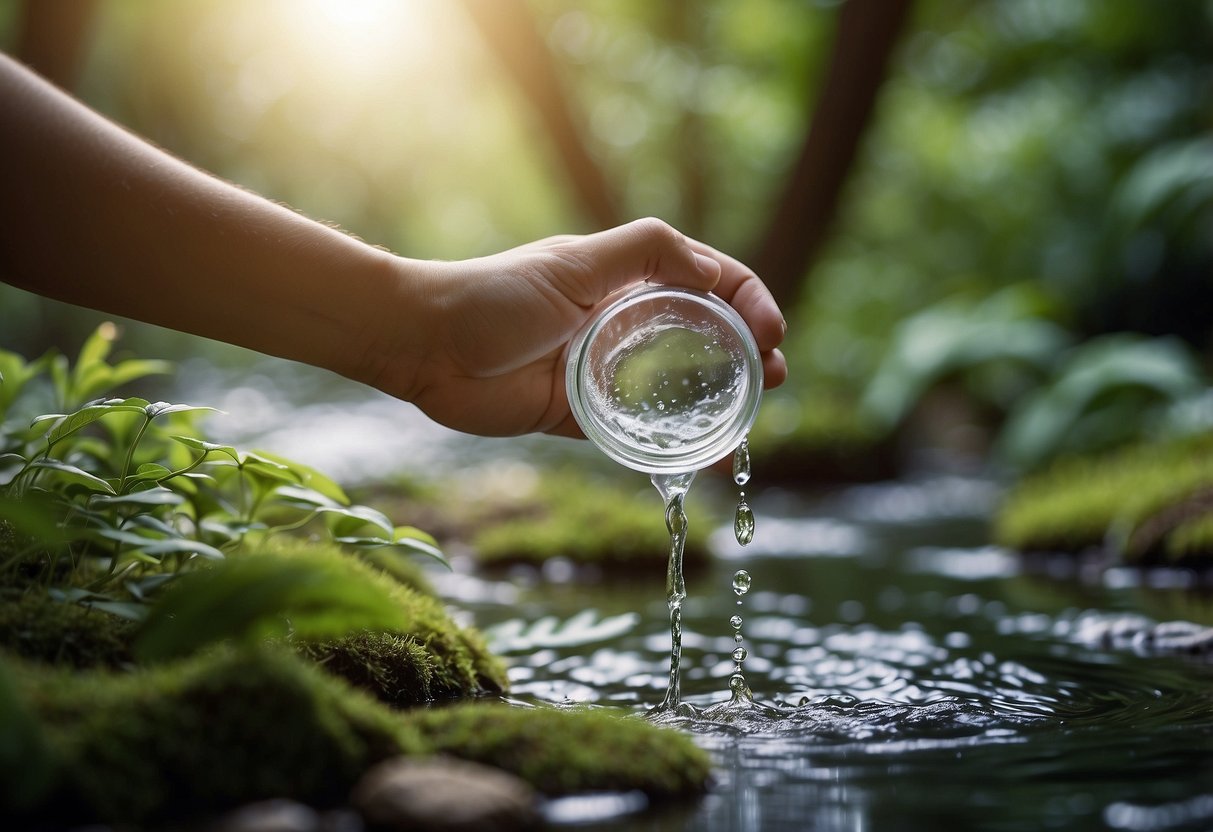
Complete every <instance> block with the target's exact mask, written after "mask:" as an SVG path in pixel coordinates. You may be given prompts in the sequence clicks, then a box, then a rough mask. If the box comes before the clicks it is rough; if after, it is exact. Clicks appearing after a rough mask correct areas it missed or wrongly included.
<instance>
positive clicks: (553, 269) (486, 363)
mask: <svg viewBox="0 0 1213 832" xmlns="http://www.w3.org/2000/svg"><path fill="white" fill-rule="evenodd" d="M399 267H400V269H401V270H402V275H401V279H400V281H399V290H400V294H401V295H402V296H403V297H402V298H401V299H400V303H401V304H402V305H407V306H408V308H410V309H411V310H413V311H415V312H417V313H418V314H415V315H412V316H411V318H412V320H413V323H412V325H410V326H401V325H397V326H394V327H392V326H391V325H390V323H387V322H385V323H381V324H380V325H379V328H380V330H381V331H382V332H383V333H384V334H385V336H386V337H381V338H380V339H379V344H378V346H377V348H376V349H375V353H376V355H377V357H376V359H375V364H376V367H377V369H375V370H374V371H373V372H371V373H366V374H362V375H364V376H365V380H368V381H370V383H372V384H374V385H375V386H377V387H379V388H380V389H382V390H384V391H386V392H388V393H391V394H393V395H396V396H398V397H400V398H403V399H406V400H408V401H411V402H413V403H415V404H416V405H418V406H419V407H420V408H421V409H422V410H423V411H425V413H426V414H428V415H429V416H430V417H431V418H432V419H434V420H436V421H438V422H441V423H443V424H445V425H447V426H449V427H452V428H456V429H458V430H462V431H467V432H469V433H477V434H482V435H497V436H504V435H515V434H521V433H528V432H546V433H552V434H560V435H564V436H580V435H581V431H580V429H579V428H578V427H577V424H576V422H575V421H574V420H573V417H572V414H571V413H570V410H569V404H568V399H567V397H566V395H565V387H564V364H565V358H566V352H567V347H568V343H569V341H570V340H571V339H572V337H573V336H574V335H575V334H576V333H577V331H578V330H579V329H580V328H581V326H582V325H583V324H584V323H585V322H586V321H587V320H589V318H590V316H591V315H592V314H593V312H594V309H595V307H596V306H597V305H598V304H599V302H601V301H602V300H603V299H604V298H605V297H606V296H607V295H609V294H610V293H611V292H613V291H615V290H616V289H619V288H622V287H624V286H627V285H630V284H632V283H637V282H640V281H642V280H650V281H652V282H654V283H663V284H670V285H676V286H685V287H689V288H694V289H700V290H705V291H708V290H710V291H713V292H715V293H716V294H717V295H719V296H720V297H721V298H723V299H724V300H726V301H727V302H729V303H730V304H732V306H733V307H734V308H736V309H737V311H738V312H739V313H740V314H741V316H742V318H744V319H745V321H746V323H747V324H749V326H750V329H751V330H752V331H753V333H754V337H755V340H756V341H757V343H758V347H759V349H760V350H761V351H762V357H763V371H764V375H765V383H766V386H767V387H775V386H777V385H779V384H781V383H782V382H783V380H784V378H786V376H787V364H786V362H785V360H784V357H783V355H782V354H781V353H780V352H779V350H777V349H776V347H777V346H778V345H779V343H780V342H781V341H782V340H783V335H784V331H785V329H786V325H785V324H784V320H783V317H782V315H781V314H780V312H779V308H778V306H776V304H775V301H774V299H773V298H772V297H771V294H770V292H769V291H768V290H767V288H766V286H764V285H763V283H762V281H760V280H759V279H758V278H757V276H755V275H754V273H753V272H752V271H750V270H749V269H748V268H746V267H745V266H743V265H742V264H741V263H739V262H738V261H736V260H734V259H733V258H731V257H728V256H727V255H724V254H721V253H720V252H718V251H716V250H714V249H712V248H710V247H709V246H706V245H704V244H703V243H700V242H698V241H696V240H691V239H688V238H686V237H684V236H683V235H682V234H680V233H679V232H677V231H676V230H674V229H673V228H671V227H670V226H669V225H667V224H666V223H664V222H662V221H660V220H655V219H645V220H637V221H635V222H632V223H628V224H627V225H623V226H619V227H618V228H614V229H611V230H609V231H603V232H600V233H597V234H590V235H587V236H583V237H576V236H564V237H553V238H550V239H546V240H540V241H538V242H535V243H530V244H528V245H524V246H521V247H519V248H515V249H510V250H509V251H505V252H502V253H500V254H495V255H492V256H489V257H483V258H479V259H475V260H466V261H461V262H454V263H426V264H421V263H419V262H418V261H400V262H399ZM418 269H419V270H420V271H421V272H423V273H424V274H423V276H420V277H419V275H418V273H417V270H418ZM419 290H420V293H419ZM419 300H420V304H419V305H418V301H419ZM397 308H402V307H397Z"/></svg>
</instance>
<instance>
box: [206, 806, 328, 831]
mask: <svg viewBox="0 0 1213 832" xmlns="http://www.w3.org/2000/svg"><path fill="white" fill-rule="evenodd" d="M211 829H212V830H213V832H320V815H319V814H317V813H316V811H315V810H314V809H312V808H311V807H309V806H304V805H303V804H302V803H296V802H295V801H293V800H262V801H260V802H258V803H250V804H248V805H247V806H241V807H240V808H239V809H235V810H233V811H231V812H228V813H227V814H226V815H224V816H223V817H221V818H220V819H219V820H218V821H216V822H215V823H214V824H213V826H212V827H211Z"/></svg>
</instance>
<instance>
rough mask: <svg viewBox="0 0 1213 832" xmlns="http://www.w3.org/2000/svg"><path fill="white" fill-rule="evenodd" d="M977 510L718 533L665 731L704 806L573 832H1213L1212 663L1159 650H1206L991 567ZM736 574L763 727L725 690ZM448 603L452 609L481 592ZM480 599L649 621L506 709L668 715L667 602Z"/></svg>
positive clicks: (1188, 633)
mask: <svg viewBox="0 0 1213 832" xmlns="http://www.w3.org/2000/svg"><path fill="white" fill-rule="evenodd" d="M982 488H984V489H985V493H986V494H989V493H990V488H991V487H988V486H983V487H982ZM933 489H934V493H931V492H932V490H933ZM980 491H981V489H973V488H961V487H959V486H958V485H957V481H956V480H954V479H951V478H945V479H942V480H935V481H926V482H923V483H919V484H905V483H901V484H897V485H892V486H887V487H885V488H883V489H882V488H880V487H873V486H868V487H864V488H862V489H856V490H853V491H849V492H847V493H845V494H843V495H842V496H841V497H838V496H835V497H832V498H830V499H829V500H828V501H823V502H819V503H816V504H814V503H811V502H807V501H804V500H802V499H800V498H793V499H789V500H784V508H786V509H790V510H792V511H794V512H795V513H794V514H784V515H781V516H776V517H769V518H768V517H765V516H764V517H763V518H760V522H761V526H762V532H761V533H760V534H759V535H758V536H757V537H756V538H755V540H754V543H753V544H751V546H750V547H747V549H746V551H745V552H744V553H742V552H740V551H739V550H740V547H736V544H735V543H732V537H733V535H732V528H731V524H728V525H725V526H724V527H723V528H722V529H721V530H720V532H719V533H718V534H717V535H716V536H715V538H714V541H715V543H716V545H717V554H718V558H717V563H716V566H715V567H714V568H713V570H712V571H710V572H709V573H707V574H704V575H700V576H697V577H696V580H694V581H690V580H689V581H688V595H687V600H686V602H685V604H684V607H683V657H682V661H683V683H682V700H683V705H682V706H681V707H680V708H678V709H677V710H673V711H669V712H666V713H664V714H662V715H660V716H659V717H658V721H659V722H661V723H662V724H666V725H670V726H673V727H676V728H677V729H679V730H684V731H688V732H690V733H691V734H692V735H693V736H695V738H696V741H697V742H699V743H700V744H701V745H702V746H703V747H704V748H706V749H707V750H709V751H710V752H711V753H712V755H713V757H714V759H715V762H716V766H717V771H716V781H715V784H714V787H713V789H712V791H711V793H710V794H708V795H707V796H706V797H705V798H704V799H702V800H701V801H698V802H696V803H694V804H691V805H689V806H682V807H666V808H660V807H657V808H649V809H647V810H645V811H643V812H640V813H636V811H635V806H634V804H629V805H631V806H632V808H631V809H629V811H628V812H627V813H621V814H624V815H626V816H622V817H616V819H614V820H610V819H604V820H599V821H597V822H591V821H590V820H589V819H588V818H587V816H585V815H581V816H578V817H577V819H576V820H577V828H578V829H596V830H597V829H601V830H625V829H626V830H633V829H653V830H675V829H686V830H691V829H694V830H721V831H722V832H723V830H730V831H735V830H781V829H783V830H800V829H938V828H945V827H946V828H956V829H980V828H990V829H1050V828H1056V829H1108V828H1111V829H1125V830H1186V829H1209V828H1213V660H1210V658H1209V656H1210V653H1209V652H1203V653H1202V652H1201V650H1200V648H1199V647H1197V648H1194V649H1190V650H1182V651H1181V650H1173V649H1170V647H1169V646H1174V645H1175V644H1178V643H1180V642H1181V641H1182V640H1183V639H1188V640H1189V642H1192V641H1193V640H1196V641H1197V642H1198V643H1199V641H1198V640H1199V638H1200V636H1201V635H1202V634H1205V636H1206V637H1207V634H1208V631H1207V630H1205V629H1204V628H1202V627H1199V626H1196V625H1191V624H1187V625H1166V626H1161V627H1160V626H1159V624H1160V621H1162V620H1163V618H1161V617H1158V616H1157V614H1155V617H1151V616H1150V615H1146V614H1144V613H1142V612H1140V611H1136V610H1137V608H1138V607H1139V602H1140V601H1141V599H1142V598H1144V597H1146V596H1144V595H1143V594H1142V593H1143V592H1147V591H1148V589H1147V588H1146V587H1142V586H1140V585H1139V584H1140V582H1134V583H1133V584H1132V585H1130V583H1129V582H1128V581H1126V580H1124V575H1123V574H1122V575H1120V576H1119V577H1117V578H1116V579H1115V580H1110V581H1096V582H1094V583H1081V582H1079V581H1077V580H1076V579H1075V578H1074V577H1073V576H1071V578H1069V579H1066V580H1058V579H1057V578H1055V577H1050V576H1048V575H1037V574H1036V573H1035V572H1034V571H1032V570H1029V569H1025V568H1023V566H1022V564H1021V563H1020V561H1019V558H1017V557H1015V556H1014V555H1012V554H1011V553H1009V552H1005V551H1003V550H1000V549H997V548H995V547H991V546H989V545H987V543H986V541H985V523H984V521H983V520H982V517H981V514H982V512H983V511H984V509H981V501H980V500H978V499H976V497H975V492H980ZM946 493H951V494H954V495H958V497H959V499H960V502H959V504H956V503H949V501H948V500H947V499H946V497H944V496H941V494H946ZM857 494H860V495H863V496H864V498H865V499H866V500H867V504H866V505H864V504H863V503H864V501H863V500H860V499H859V497H857V496H856V495H857ZM886 499H887V500H888V501H889V505H884V506H881V505H879V502H880V501H881V500H886ZM766 502H767V501H766V500H765V499H764V498H763V497H762V495H760V499H759V502H757V503H756V505H758V506H759V508H760V512H761V509H762V507H763V506H764V505H766ZM771 502H774V503H777V504H778V503H779V500H778V499H773V500H772V501H771ZM798 534H799V535H801V537H800V539H801V540H802V544H803V545H802V550H801V552H800V554H799V555H797V553H796V551H795V541H796V539H797V536H798ZM767 538H774V540H771V539H767ZM730 544H731V545H732V546H734V547H735V549H736V550H738V551H733V550H729V549H727V548H726V547H727V546H728V545H730ZM661 554H662V553H654V557H661ZM743 559H744V561H745V564H744V566H745V570H746V571H747V572H748V573H749V575H750V576H751V577H752V580H753V591H751V592H749V593H748V594H747V595H746V596H745V603H746V614H745V624H744V626H745V642H746V648H747V655H746V658H745V678H746V681H747V682H748V685H749V688H750V689H751V690H752V691H753V693H754V697H755V702H754V703H753V704H750V705H746V704H745V703H743V704H741V705H738V704H737V703H736V702H732V701H731V697H730V692H729V688H728V680H729V678H730V676H731V675H732V674H733V673H734V672H735V670H736V661H735V659H734V657H733V651H734V650H735V649H736V647H737V644H736V642H735V638H734V632H733V630H732V628H731V626H730V625H729V624H728V621H729V617H730V616H731V615H733V614H734V613H735V612H736V601H737V596H736V595H734V593H733V592H732V591H730V589H729V588H730V586H731V581H732V576H733V574H734V573H735V572H736V571H737V569H738V567H739V566H740V565H741V564H740V562H739V561H740V560H743ZM439 582H440V583H441V584H443V585H444V586H449V587H450V588H451V590H452V591H453V592H455V593H456V594H458V595H459V596H460V597H461V598H463V599H468V598H472V597H474V596H475V595H476V593H475V592H473V591H469V589H468V587H469V586H470V585H478V584H479V581H478V579H476V578H475V577H473V576H470V575H467V574H464V575H454V576H450V577H448V578H440V579H439ZM489 585H490V584H488V583H487V582H486V583H485V584H484V586H486V587H487V586H489ZM490 594H491V593H486V594H485V597H484V600H483V601H482V602H479V603H477V602H473V603H471V604H470V605H469V606H470V608H471V609H472V610H473V612H474V614H475V616H476V618H477V621H478V622H479V623H481V624H491V623H493V622H495V621H502V620H507V619H511V618H514V617H517V616H520V615H521V616H522V617H524V618H532V617H534V618H537V617H539V616H540V615H556V616H557V617H562V616H563V617H567V616H572V615H573V614H574V613H576V612H577V611H579V610H583V609H585V608H586V607H593V608H596V609H597V610H599V611H600V614H601V615H604V616H607V615H614V614H621V613H623V612H627V611H635V612H637V613H639V615H640V618H639V623H638V624H637V625H636V626H635V627H634V628H632V629H631V630H629V631H628V632H627V633H626V634H623V635H618V634H616V635H615V636H614V637H612V638H611V639H609V640H607V641H604V642H599V643H594V644H584V645H581V646H578V647H573V648H567V649H560V648H544V649H538V650H536V651H534V652H533V653H530V654H525V655H522V656H519V657H518V658H517V659H516V661H515V665H514V667H513V668H512V671H511V678H512V680H513V684H514V694H513V695H514V696H515V697H516V698H519V699H522V700H525V701H528V702H551V703H593V704H596V705H600V706H612V707H620V708H624V709H626V710H628V711H630V712H635V713H636V714H638V715H639V714H641V713H643V712H645V711H646V710H647V708H648V707H651V706H652V705H653V704H654V703H656V702H658V701H659V700H660V698H661V692H662V689H663V686H664V683H665V681H666V679H665V675H666V671H667V670H668V665H667V662H668V655H667V653H666V650H667V649H668V646H669V636H668V629H667V621H666V614H667V610H666V609H665V604H664V603H662V601H663V598H662V593H661V587H660V586H657V585H656V584H654V583H653V582H651V581H645V582H627V581H621V582H619V583H610V582H608V583H605V584H601V583H600V584H597V585H595V586H586V585H584V584H578V583H576V581H575V580H573V581H570V582H568V583H551V582H540V583H539V584H537V585H534V586H526V587H521V588H519V590H518V593H517V595H516V596H515V597H513V598H512V600H511V601H510V603H509V604H499V603H495V602H494V601H493V600H492V599H491V598H490V597H488V596H489V595H490ZM1164 609H1165V608H1164ZM1168 639H1170V641H1168ZM1178 653H1184V655H1177V654H1178ZM1192 653H1194V654H1196V655H1189V654H1192ZM612 805H614V804H612ZM589 817H590V818H592V817H593V815H592V813H591V815H590V816H589ZM550 819H551V820H554V821H555V820H559V817H555V818H550ZM570 822H571V821H570Z"/></svg>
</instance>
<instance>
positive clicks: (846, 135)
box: [749, 0, 913, 306]
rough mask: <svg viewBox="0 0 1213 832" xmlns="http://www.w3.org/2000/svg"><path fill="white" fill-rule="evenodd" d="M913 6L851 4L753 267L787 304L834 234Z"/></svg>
mask: <svg viewBox="0 0 1213 832" xmlns="http://www.w3.org/2000/svg"><path fill="white" fill-rule="evenodd" d="M911 6H913V0H847V2H845V3H843V4H842V7H841V8H840V9H839V12H838V24H837V29H836V32H835V35H834V44H833V48H832V50H831V53H830V58H829V64H828V65H827V68H826V72H825V76H824V78H823V81H822V83H821V87H820V94H819V96H818V98H817V105H816V107H815V109H814V111H813V117H812V120H811V122H810V126H809V130H808V132H807V133H806V134H805V137H804V142H803V144H802V145H801V148H800V152H799V154H798V155H797V157H796V161H795V162H794V163H793V164H792V167H791V170H790V171H789V173H788V178H787V184H786V185H785V186H784V190H783V193H782V195H781V196H780V198H779V201H778V202H777V203H776V204H775V209H774V211H773V212H772V214H771V218H770V220H769V222H768V223H767V227H766V232H765V233H764V235H763V237H762V239H761V241H760V242H759V243H758V245H757V246H756V247H755V249H754V250H753V251H752V252H751V254H750V258H749V262H750V264H751V265H752V266H753V267H754V269H755V270H756V271H757V272H758V274H760V275H762V278H763V280H764V281H765V282H766V284H767V285H768V286H769V287H770V288H771V291H772V292H773V293H774V294H775V297H776V298H777V299H778V300H779V302H780V303H781V304H783V305H784V306H790V305H791V304H792V303H793V302H794V301H795V300H796V299H797V298H798V297H799V295H800V293H801V290H802V287H803V285H804V283H805V278H806V275H807V273H808V271H809V269H810V268H811V266H812V264H813V261H814V259H815V258H816V256H817V254H818V253H819V252H820V251H821V248H822V244H823V243H824V242H825V241H826V239H827V237H828V234H829V232H830V228H831V225H832V223H833V220H834V216H835V215H836V214H837V212H838V203H839V198H840V196H841V194H842V189H843V185H844V184H845V183H846V180H847V176H848V174H849V173H850V171H851V167H852V165H853V163H854V161H855V156H856V154H857V153H858V150H859V146H860V142H861V140H862V139H863V134H864V131H865V130H866V128H867V126H868V122H869V121H870V119H871V114H872V110H873V107H874V105H875V103H876V98H877V95H878V93H879V92H880V88H881V85H882V84H883V83H884V79H885V77H886V75H887V73H888V66H889V58H890V56H891V55H892V53H893V50H894V47H895V46H896V44H897V41H898V37H899V36H900V34H901V32H902V30H903V29H904V28H905V23H906V20H907V18H908V17H909V12H910V8H911Z"/></svg>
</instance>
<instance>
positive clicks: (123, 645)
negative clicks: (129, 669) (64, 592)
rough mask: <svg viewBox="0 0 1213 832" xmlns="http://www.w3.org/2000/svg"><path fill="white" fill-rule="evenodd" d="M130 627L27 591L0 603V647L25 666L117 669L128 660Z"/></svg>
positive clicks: (97, 612) (96, 611)
mask: <svg viewBox="0 0 1213 832" xmlns="http://www.w3.org/2000/svg"><path fill="white" fill-rule="evenodd" d="M134 631H135V624H134V622H132V621H130V620H128V619H125V618H119V617H118V616H115V615H111V614H109V613H108V612H105V611H103V610H101V609H95V608H89V607H83V606H80V605H78V604H70V603H63V602H60V601H56V600H54V599H53V598H50V597H49V596H48V595H47V594H46V593H45V592H42V591H41V590H37V589H29V590H27V591H25V592H24V593H22V594H21V595H20V596H19V597H17V598H16V599H13V600H8V599H6V600H5V601H4V602H3V603H0V647H2V648H4V649H5V650H7V651H9V652H10V653H12V654H15V655H18V656H21V657H22V658H25V659H29V660H31V661H38V662H46V663H49V664H55V665H63V666H68V667H76V668H86V667H97V666H102V667H120V666H122V665H127V664H130V663H131V662H132V661H133V658H132V655H131V639H132V638H133V635H134Z"/></svg>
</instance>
